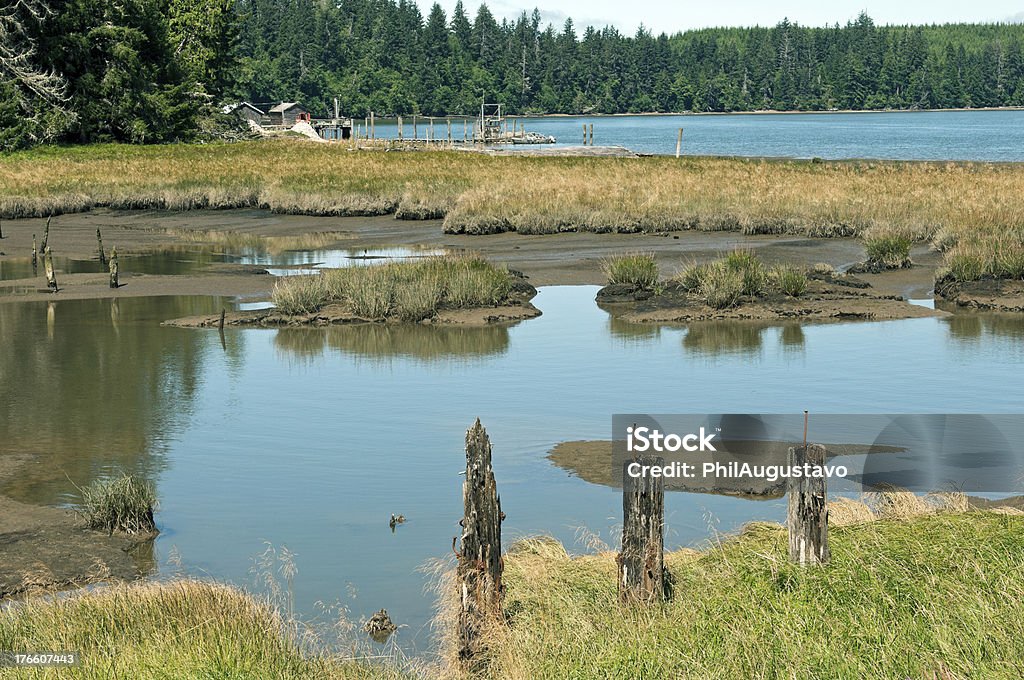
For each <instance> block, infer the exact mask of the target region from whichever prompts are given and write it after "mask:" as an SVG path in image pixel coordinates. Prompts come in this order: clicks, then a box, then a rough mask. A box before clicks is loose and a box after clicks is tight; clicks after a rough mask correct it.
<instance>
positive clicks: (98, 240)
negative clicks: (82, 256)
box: [96, 227, 107, 267]
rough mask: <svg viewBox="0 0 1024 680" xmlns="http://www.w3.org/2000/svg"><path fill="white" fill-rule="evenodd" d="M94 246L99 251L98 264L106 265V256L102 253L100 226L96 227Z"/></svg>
mask: <svg viewBox="0 0 1024 680" xmlns="http://www.w3.org/2000/svg"><path fill="white" fill-rule="evenodd" d="M96 247H97V248H98V249H99V251H100V266H101V267H106V266H107V256H106V255H104V254H103V237H102V236H100V228H99V227H96Z"/></svg>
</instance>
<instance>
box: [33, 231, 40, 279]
mask: <svg viewBox="0 0 1024 680" xmlns="http://www.w3.org/2000/svg"><path fill="white" fill-rule="evenodd" d="M38 273H39V249H38V248H36V235H35V234H32V276H36V275H37V274H38Z"/></svg>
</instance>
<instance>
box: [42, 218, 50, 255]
mask: <svg viewBox="0 0 1024 680" xmlns="http://www.w3.org/2000/svg"><path fill="white" fill-rule="evenodd" d="M52 219H53V215H50V216H49V217H47V218H46V227H45V228H44V229H43V242H42V243H41V244H40V245H39V252H41V253H42V254H43V257H46V245H47V242H49V240H50V220H52Z"/></svg>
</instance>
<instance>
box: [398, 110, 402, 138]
mask: <svg viewBox="0 0 1024 680" xmlns="http://www.w3.org/2000/svg"><path fill="white" fill-rule="evenodd" d="M398 141H402V117H401V116H399V117H398Z"/></svg>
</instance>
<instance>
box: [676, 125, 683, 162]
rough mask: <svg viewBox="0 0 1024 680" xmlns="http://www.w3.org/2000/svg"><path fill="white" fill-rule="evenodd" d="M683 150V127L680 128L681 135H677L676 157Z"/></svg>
mask: <svg viewBox="0 0 1024 680" xmlns="http://www.w3.org/2000/svg"><path fill="white" fill-rule="evenodd" d="M682 151H683V128H679V135H678V136H677V137H676V158H679V154H680V153H682Z"/></svg>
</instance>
